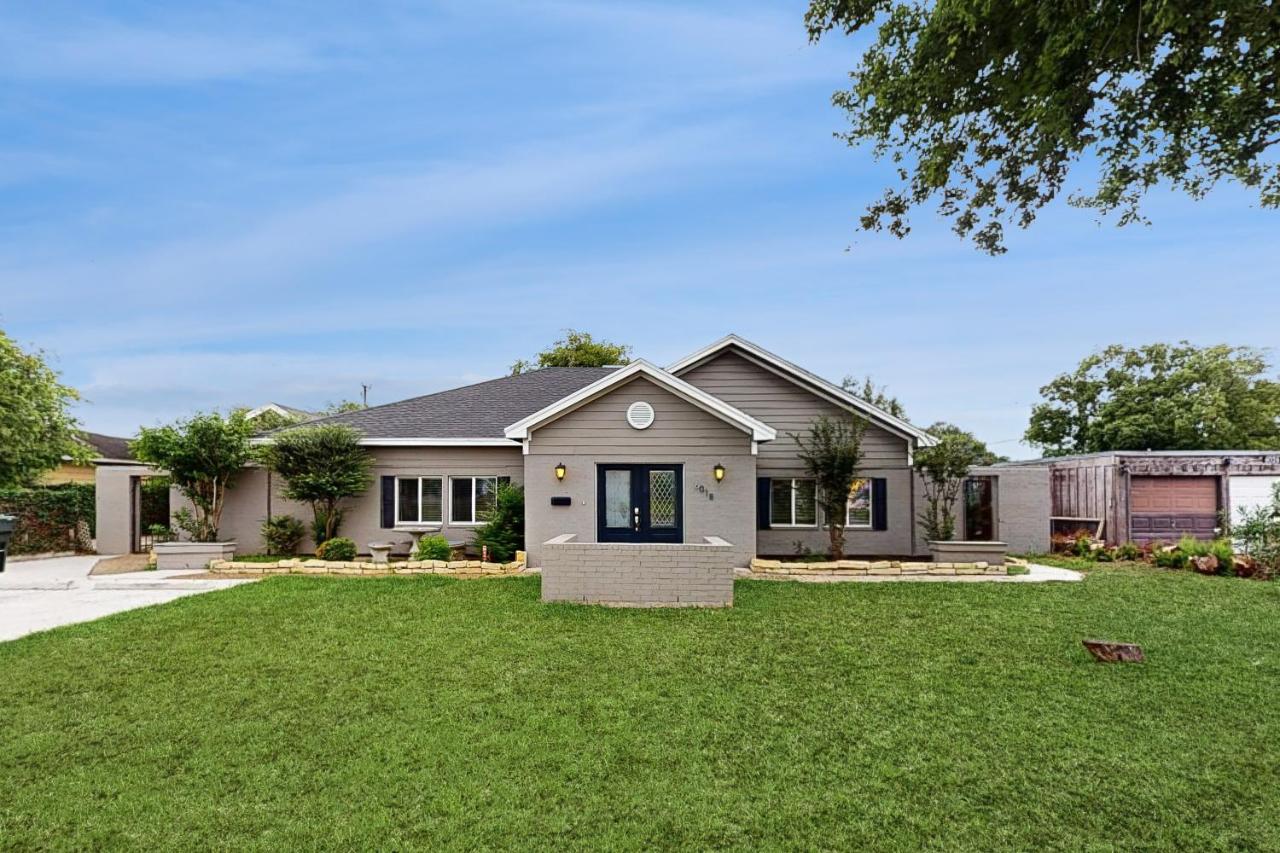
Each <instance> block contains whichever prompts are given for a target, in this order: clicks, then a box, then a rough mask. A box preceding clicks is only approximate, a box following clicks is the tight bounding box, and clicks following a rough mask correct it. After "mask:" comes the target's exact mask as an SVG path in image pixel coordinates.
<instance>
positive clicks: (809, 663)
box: [0, 569, 1280, 850]
mask: <svg viewBox="0 0 1280 853" xmlns="http://www.w3.org/2000/svg"><path fill="white" fill-rule="evenodd" d="M537 597H538V581H537V579H533V578H510V579H498V580H486V581H473V582H465V581H456V580H451V579H445V578H434V577H424V578H388V579H356V580H343V579H332V578H275V579H271V580H266V581H263V582H261V583H257V584H250V585H245V586H241V587H238V588H235V589H232V590H229V591H225V592H217V593H211V594H207V595H199V596H194V597H191V598H187V599H183V600H180V601H178V602H175V603H172V604H168V605H164V606H162V607H155V608H149V609H146V610H140V611H133V612H130V613H125V614H120V615H118V616H114V617H111V618H108V619H104V620H101V621H99V622H95V623H92V624H87V625H79V626H72V627H68V628H64V629H59V630H56V631H52V632H48V633H45V634H42V635H38V636H34V637H28V638H25V639H23V640H19V641H16V642H12V643H7V644H0V716H2V718H0V847H7V848H43V847H78V848H105V847H112V848H115V847H129V848H136V849H157V848H173V847H178V848H205V847H209V846H219V847H230V848H243V847H254V848H260V849H276V848H280V847H291V848H292V847H307V848H334V849H352V848H366V847H372V846H377V847H381V848H387V849H394V848H401V849H403V848H407V847H489V848H511V847H519V848H558V847H578V848H601V847H614V848H652V847H663V848H669V847H680V848H689V849H705V848H709V847H731V846H736V847H752V848H759V847H764V848H778V847H802V848H850V847H872V848H877V849H886V848H889V849H910V848H921V847H929V848H935V849H943V848H945V849H962V848H963V849H972V850H991V849H1043V848H1057V849H1092V850H1105V849H1133V848H1146V849H1152V848H1165V849H1171V848H1181V849H1184V850H1213V849H1220V850H1263V849H1271V850H1275V849H1280V584H1264V583H1258V582H1252V581H1242V580H1235V579H1227V578H1206V577H1200V576H1197V575H1194V574H1191V573H1166V572H1160V573H1157V572H1151V571H1147V572H1138V571H1132V570H1124V571H1107V570H1105V569H1099V570H1096V571H1094V572H1093V573H1091V575H1090V576H1089V578H1088V579H1087V580H1086V581H1085V582H1083V583H1079V584H1056V585H1044V586H1041V585H1030V584H1028V585H1018V584H939V583H932V584H926V583H919V584H910V583H899V584H841V585H820V584H797V583H781V582H768V581H742V582H739V583H738V585H737V606H736V607H734V608H733V609H731V610H725V611H653V610H650V611H623V610H610V609H603V608H588V607H575V606H564V605H558V606H545V605H541V604H539V603H538V601H537ZM1082 637H1102V638H1109V639H1115V640H1129V641H1137V642H1140V643H1142V644H1143V645H1144V646H1145V648H1146V650H1147V653H1148V663H1147V664H1145V665H1140V666H1139V665H1113V666H1105V665H1099V664H1095V663H1093V662H1092V661H1091V659H1090V658H1089V657H1088V655H1087V653H1086V652H1085V651H1084V650H1083V648H1081V646H1080V639H1081V638H1082Z"/></svg>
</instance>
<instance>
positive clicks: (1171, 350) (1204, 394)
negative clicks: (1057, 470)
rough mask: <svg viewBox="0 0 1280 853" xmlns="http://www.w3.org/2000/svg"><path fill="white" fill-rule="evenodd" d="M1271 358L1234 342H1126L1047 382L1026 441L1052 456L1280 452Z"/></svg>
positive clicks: (1277, 386) (1278, 384)
mask: <svg viewBox="0 0 1280 853" xmlns="http://www.w3.org/2000/svg"><path fill="white" fill-rule="evenodd" d="M1268 369H1269V365H1268V363H1267V359H1266V357H1265V355H1264V354H1263V353H1262V352H1260V351H1259V350H1256V349H1251V348H1249V347H1233V346H1227V345H1225V344H1220V345H1217V346H1208V347H1197V346H1194V345H1192V344H1190V343H1188V342H1187V341H1182V342H1181V343H1178V344H1147V345H1146V346H1140V347H1136V348H1132V349H1131V348H1128V347H1124V346H1120V345H1118V344H1116V345H1113V346H1109V347H1107V348H1106V349H1104V350H1102V351H1101V352H1097V353H1094V354H1093V355H1090V356H1088V357H1087V358H1085V359H1084V360H1083V361H1081V362H1080V364H1079V366H1078V367H1076V369H1075V370H1074V371H1072V372H1070V373H1064V374H1062V375H1061V376H1058V377H1057V378H1056V379H1054V380H1053V381H1052V382H1050V383H1049V384H1048V385H1045V386H1044V387H1043V388H1041V389H1040V395H1041V396H1042V397H1043V398H1044V402H1043V403H1039V404H1037V405H1036V406H1035V408H1033V409H1032V411H1031V424H1030V426H1029V427H1028V428H1027V433H1026V439H1027V442H1028V443H1030V444H1033V445H1036V446H1037V447H1040V448H1042V449H1043V450H1044V452H1045V453H1046V454H1047V455H1050V456H1061V455H1063V454H1067V453H1095V452H1099V451H1106V450H1223V449H1235V450H1273V449H1280V381H1278V380H1277V379H1273V378H1268V376H1267V375H1266V374H1267V371H1268Z"/></svg>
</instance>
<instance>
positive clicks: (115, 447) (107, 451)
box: [83, 432, 133, 459]
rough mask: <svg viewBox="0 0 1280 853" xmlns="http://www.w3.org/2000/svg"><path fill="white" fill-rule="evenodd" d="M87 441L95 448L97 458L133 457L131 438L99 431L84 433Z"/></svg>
mask: <svg viewBox="0 0 1280 853" xmlns="http://www.w3.org/2000/svg"><path fill="white" fill-rule="evenodd" d="M83 435H84V440H85V443H86V444H88V445H89V446H90V447H92V448H93V451H94V458H96V459H132V458H133V454H132V453H131V452H130V451H129V439H127V438H120V437H118V436H114V435H103V434H102V433H99V432H86V433H83Z"/></svg>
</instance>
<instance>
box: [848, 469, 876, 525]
mask: <svg viewBox="0 0 1280 853" xmlns="http://www.w3.org/2000/svg"><path fill="white" fill-rule="evenodd" d="M873 511H874V510H873V509H872V506H871V481H870V480H868V479H865V478H860V479H857V480H854V481H853V486H852V487H851V488H850V489H849V503H848V504H846V506H845V510H844V526H845V527H852V528H855V529H859V528H860V529H863V530H870V529H871V527H872V523H873V520H874V519H873V518H872V515H871V514H872V512H873Z"/></svg>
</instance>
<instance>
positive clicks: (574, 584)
mask: <svg viewBox="0 0 1280 853" xmlns="http://www.w3.org/2000/svg"><path fill="white" fill-rule="evenodd" d="M573 539H574V537H573V535H572V534H565V535H563V536H557V537H555V538H554V539H551V540H550V541H548V542H547V543H546V544H544V545H543V548H542V600H543V601H572V602H579V603H584V604H611V605H618V606H627V607H727V606H729V605H732V604H733V569H734V553H735V551H734V546H733V545H731V544H730V543H728V542H726V541H725V540H723V539H721V538H719V537H716V536H708V537H706V542H705V543H704V544H697V545H695V544H682V545H675V544H670V545H668V544H652V543H650V544H634V545H633V544H622V543H611V542H601V543H593V542H575V541H573Z"/></svg>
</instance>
